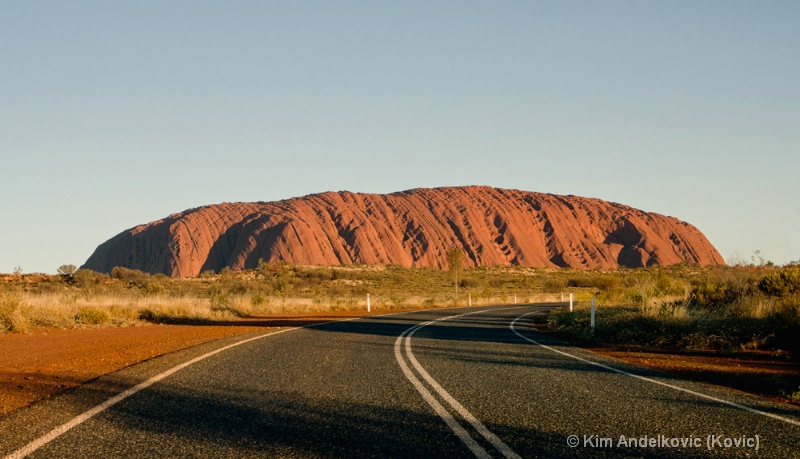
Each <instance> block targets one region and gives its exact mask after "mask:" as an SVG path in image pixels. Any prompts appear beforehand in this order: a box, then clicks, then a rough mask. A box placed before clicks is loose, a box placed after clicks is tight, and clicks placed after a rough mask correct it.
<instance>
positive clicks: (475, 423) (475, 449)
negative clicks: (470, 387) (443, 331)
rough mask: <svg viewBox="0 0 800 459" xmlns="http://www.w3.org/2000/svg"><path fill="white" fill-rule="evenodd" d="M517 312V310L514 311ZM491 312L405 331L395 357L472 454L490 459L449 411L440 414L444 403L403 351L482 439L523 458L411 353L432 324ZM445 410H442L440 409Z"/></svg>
mask: <svg viewBox="0 0 800 459" xmlns="http://www.w3.org/2000/svg"><path fill="white" fill-rule="evenodd" d="M511 309H515V308H511ZM486 311H488V310H483V311H474V312H468V313H465V314H458V315H454V316H449V317H443V318H439V319H436V320H431V321H429V322H424V323H421V324H418V325H415V326H413V327H411V328H409V329H407V330H406V331H404V332H403V333H402V334H401V335H400V336H398V337H397V341H395V357H396V358H397V362H398V363H399V364H400V368H401V369H402V370H403V374H405V376H406V378H407V379H408V380H409V381H411V384H412V385H414V388H415V389H417V392H419V393H420V394H421V395H422V397H423V398H424V399H425V400H426V401H427V402H428V404H430V405H431V407H432V408H433V409H434V411H436V413H437V414H438V415H439V417H441V418H442V420H443V421H444V422H445V423H446V424H447V425H448V426H450V428H451V429H452V430H453V432H454V433H455V434H456V435H457V436H458V437H459V438H460V439H461V441H462V442H464V444H465V445H467V447H468V448H469V449H470V451H472V453H473V454H475V456H477V457H491V456H489V455H488V453H487V452H486V450H485V449H483V448H482V447H481V446H480V445H478V444H477V443H476V442H475V440H474V439H473V438H472V436H471V435H470V434H469V433H468V432H467V431H466V430H465V429H464V428H463V427H462V426H461V424H459V423H458V421H456V420H455V418H453V416H451V415H450V413H449V412H447V411H446V410H445V411H444V413H442V412H441V411H440V408H441V404H439V403H438V401H436V399H435V398H434V397H433V396H432V395H431V393H430V392H429V391H428V390H427V389H426V388H425V387H424V385H423V384H422V383H421V382H420V380H419V379H418V378H417V377H416V376H415V375H414V374H413V372H412V371H411V370H410V369H409V368H408V366H407V365H406V363H405V361H404V360H403V358H402V350H403V349H404V350H405V352H406V356H407V357H408V360H409V361H410V362H411V365H412V366H413V367H414V368H415V369H416V370H417V372H418V373H419V374H420V376H422V378H423V379H424V380H425V381H426V382H427V383H428V384H429V385H430V386H431V388H433V390H434V391H436V393H437V394H439V397H441V398H442V399H443V400H444V401H445V402H447V403H448V404H449V405H450V406H451V407H452V408H453V409H454V410H455V411H456V412H457V413H458V414H459V415H461V417H463V418H464V419H465V420H466V421H467V422H469V423H470V425H472V427H473V428H474V429H475V430H476V431H477V432H478V433H480V434H481V436H483V438H485V439H486V440H487V441H488V442H489V443H491V444H492V446H494V447H495V448H496V449H497V450H498V451H499V452H500V453H501V454H503V456H505V457H506V458H509V459H521V457H520V455H519V454H517V453H516V452H514V450H513V449H511V447H509V446H508V445H507V444H506V443H505V442H503V440H501V439H500V438H499V437H498V436H497V435H495V434H494V433H493V432H492V431H490V430H489V429H487V428H486V426H484V425H483V423H481V422H480V421H479V420H478V419H477V418H475V416H473V415H472V413H470V412H469V411H468V410H467V409H466V408H464V406H463V405H461V404H460V403H459V402H458V401H457V400H456V399H455V398H453V396H452V395H450V393H448V392H447V391H446V390H445V389H444V388H443V387H442V386H441V385H440V384H439V383H438V382H437V381H436V380H435V379H433V377H432V376H431V375H430V374H429V373H428V372H427V371H425V368H424V367H423V366H422V365H421V364H420V363H419V361H417V359H416V357H414V353H413V352H412V350H411V337H412V336H413V335H414V333H416V332H417V331H418V330H419V329H421V328H423V327H426V326H428V325H430V324H433V323H436V322H441V321H445V320H450V319H455V318H457V317H463V316H468V315H472V314H480V313H483V312H486ZM404 340H405V346H404V347H403V341H404ZM441 409H442V410H443V408H441ZM473 445H474V446H473Z"/></svg>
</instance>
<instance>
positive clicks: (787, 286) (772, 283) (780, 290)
mask: <svg viewBox="0 0 800 459" xmlns="http://www.w3.org/2000/svg"><path fill="white" fill-rule="evenodd" d="M758 289H759V290H761V291H762V292H764V293H766V294H767V295H771V296H788V295H791V294H793V293H797V292H800V269H784V270H781V271H779V272H776V273H772V274H767V275H766V276H764V277H763V278H762V279H761V281H760V282H759V283H758Z"/></svg>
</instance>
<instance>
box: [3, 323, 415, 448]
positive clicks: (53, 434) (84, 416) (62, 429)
mask: <svg viewBox="0 0 800 459" xmlns="http://www.w3.org/2000/svg"><path fill="white" fill-rule="evenodd" d="M397 314H403V312H393V313H390V314H380V315H374V316H364V317H366V318H374V317H386V316H392V315H397ZM364 317H351V318H348V319H341V320H333V321H328V322H322V323H316V324H308V325H303V326H300V327H292V328H287V329H284V330H279V331H276V332H270V333H266V334H264V335H259V336H255V337H253V338H247V339H244V340H242V341H237V342H235V343H233V344H229V345H227V346H225V347H221V348H219V349H216V350H214V351H211V352H208V353H206V354H203V355H201V356H199V357H195V358H194V359H192V360H189V361H187V362H184V363H182V364H180V365H177V366H174V367H172V368H170V369H169V370H167V371H164V372H163V373H159V374H157V375H155V376H153V377H152V378H150V379H148V380H146V381H144V382H141V383H139V384H137V385H135V386H133V387H131V388H130V389H128V390H126V391H124V392H121V393H119V394H117V395H115V396H113V397H111V398H109V399H108V400H106V401H105V402H103V403H101V404H99V405H97V406H95V407H94V408H90V409H89V410H87V411H84V412H83V413H81V414H79V415H78V416H76V417H74V418H72V419H71V420H69V421H67V422H65V423H64V424H61V425H60V426H58V427H56V428H55V429H53V430H51V431H50V432H47V433H46V434H44V435H42V436H41V437H39V438H37V439H36V440H33V441H32V442H30V443H28V444H27V445H25V446H23V447H22V448H20V449H18V450H16V451H14V452H13V453H11V454H9V455H7V456H6V457H5V458H4V459H21V458H23V457H26V456H27V455H29V454H31V453H33V452H34V451H36V450H37V449H39V448H41V447H42V446H44V445H46V444H48V443H50V442H51V441H53V440H55V439H56V438H58V437H60V436H61V435H63V434H64V433H66V432H67V431H69V430H70V429H73V428H75V427H77V426H79V425H80V424H83V423H84V422H86V421H87V420H89V419H91V418H93V417H94V416H97V415H98V414H100V413H102V412H103V411H105V410H107V409H109V408H111V407H112V406H114V405H116V404H117V403H119V402H121V401H123V400H125V399H127V398H129V397H131V396H132V395H134V394H136V393H138V392H141V391H142V390H144V389H147V388H148V387H150V386H152V385H153V384H155V383H157V382H159V381H161V380H162V379H164V378H166V377H168V376H170V375H172V374H174V373H176V372H178V371H180V370H183V369H184V368H186V367H188V366H189V365H193V364H195V363H197V362H199V361H201V360H205V359H207V358H209V357H211V356H213V355H216V354H219V353H220V352H222V351H226V350H228V349H230V348H233V347H236V346H239V345H241V344H245V343H249V342H251V341H255V340H258V339H262V338H266V337H268V336H274V335H278V334H280V333H286V332H288V331H292V330H299V329H302V328H309V327H315V326H318V325H322V324H326V323H332V322H347V321H350V320H358V319H363V318H364Z"/></svg>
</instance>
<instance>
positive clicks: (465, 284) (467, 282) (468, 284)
mask: <svg viewBox="0 0 800 459" xmlns="http://www.w3.org/2000/svg"><path fill="white" fill-rule="evenodd" d="M479 285H481V283H480V281H479V280H478V279H473V278H471V277H468V278H465V279H461V281H460V282H459V283H458V286H459V287H461V288H474V287H478V286H479Z"/></svg>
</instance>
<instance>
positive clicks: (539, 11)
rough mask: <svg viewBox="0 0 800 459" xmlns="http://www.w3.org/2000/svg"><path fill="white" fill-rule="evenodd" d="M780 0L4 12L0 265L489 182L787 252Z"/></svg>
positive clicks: (168, 4)
mask: <svg viewBox="0 0 800 459" xmlns="http://www.w3.org/2000/svg"><path fill="white" fill-rule="evenodd" d="M797 24H800V3H798V2H796V1H786V2H782V1H770V2H756V1H752V2H739V1H731V0H726V1H719V2H718V1H703V2H697V1H674V2H641V1H624V2H616V1H603V2H596V1H548V2H536V1H517V2H515V1H502V2H490V1H468V0H458V1H423V2H416V1H402V2H398V1H375V0H372V1H361V2H358V1H335V2H333V1H309V2H289V1H285V2H271V1H226V2H220V1H217V2H210V1H171V0H160V1H147V0H139V1H136V2H123V1H107V0H104V1H97V2H94V1H75V2H62V1H52V2H49V1H13V0H9V1H4V2H2V3H0V68H2V70H0V196H2V198H0V273H10V272H12V271H14V270H15V269H21V270H22V272H25V273H29V272H45V273H53V272H55V271H56V269H57V268H58V267H59V266H61V265H63V264H75V265H81V264H82V263H84V262H85V261H86V259H87V258H88V257H89V256H90V255H91V254H92V252H93V251H94V249H95V248H96V247H97V246H98V245H99V244H101V243H103V242H104V241H106V240H108V239H110V238H111V237H113V236H114V235H116V234H118V233H120V232H122V231H124V230H126V229H128V228H131V227H134V226H136V225H139V224H143V223H147V222H150V221H153V220H158V219H160V218H163V217H166V216H167V215H170V214H172V213H176V212H180V211H183V210H186V209H189V208H193V207H198V206H201V205H207V204H215V203H220V202H235V201H274V200H280V199H287V198H291V197H295V196H302V195H307V194H313V193H318V192H323V191H338V190H349V191H354V192H369V193H390V192H394V191H402V190H407V189H411V188H419V187H439V186H457V185H489V186H495V187H501V188H512V189H520V190H527V191H538V192H545V193H556V194H572V195H578V196H586V197H595V198H601V199H605V200H608V201H613V202H618V203H622V204H626V205H630V206H633V207H636V208H639V209H642V210H645V211H649V212H657V213H660V214H664V215H670V216H673V217H676V218H679V219H681V220H684V221H687V222H689V223H691V224H693V225H695V226H696V227H698V228H699V229H700V230H701V231H702V232H703V233H704V234H705V235H706V236H707V237H708V239H709V240H710V241H711V243H712V244H714V245H715V247H717V249H718V250H719V252H720V254H721V255H722V256H723V258H725V259H727V260H735V259H738V260H745V261H750V260H751V258H752V257H753V254H754V252H755V251H760V252H759V253H760V255H761V256H762V257H764V258H765V259H767V260H770V261H773V262H775V263H778V264H784V263H788V262H790V261H795V260H800V182H798V178H799V177H798V172H800V59H798V56H800V27H797Z"/></svg>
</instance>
